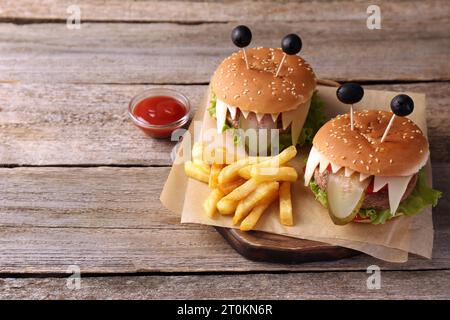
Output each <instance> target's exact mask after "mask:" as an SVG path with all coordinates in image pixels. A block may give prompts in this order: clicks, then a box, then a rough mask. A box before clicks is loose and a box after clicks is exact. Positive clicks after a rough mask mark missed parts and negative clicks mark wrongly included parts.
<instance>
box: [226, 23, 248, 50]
mask: <svg viewBox="0 0 450 320" xmlns="http://www.w3.org/2000/svg"><path fill="white" fill-rule="evenodd" d="M231 40H232V41H233V43H234V44H235V45H236V46H237V47H239V48H244V47H246V46H248V45H249V44H250V42H251V41H252V32H251V31H250V29H249V28H248V27H247V26H237V27H236V28H234V29H233V31H231Z"/></svg>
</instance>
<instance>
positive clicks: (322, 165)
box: [319, 155, 330, 173]
mask: <svg viewBox="0 0 450 320" xmlns="http://www.w3.org/2000/svg"><path fill="white" fill-rule="evenodd" d="M329 164H330V161H329V160H328V159H327V158H325V157H324V156H322V155H320V166H319V172H320V173H322V172H324V171H325V170H326V169H327V168H328V165H329Z"/></svg>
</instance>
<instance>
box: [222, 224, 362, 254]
mask: <svg viewBox="0 0 450 320" xmlns="http://www.w3.org/2000/svg"><path fill="white" fill-rule="evenodd" d="M215 228H216V230H217V231H218V232H219V233H220V234H221V235H222V236H223V237H224V238H225V239H226V240H227V241H228V243H229V244H230V245H231V246H232V247H233V248H234V249H235V250H236V251H237V252H239V253H240V254H241V255H242V256H244V257H245V258H247V259H250V260H255V261H266V262H278V263H299V262H312V261H326V260H338V259H342V258H348V257H352V256H355V255H357V254H359V252H358V251H355V250H351V249H347V248H343V247H338V246H333V245H329V244H325V243H322V242H317V241H310V240H303V239H297V238H292V237H287V236H282V235H278V234H272V233H267V232H262V231H247V232H244V231H240V230H238V229H231V228H222V227H215Z"/></svg>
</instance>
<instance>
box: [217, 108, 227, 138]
mask: <svg viewBox="0 0 450 320" xmlns="http://www.w3.org/2000/svg"><path fill="white" fill-rule="evenodd" d="M227 112H228V105H227V104H226V103H225V102H223V101H220V100H217V103H216V122H217V133H219V134H220V133H222V131H223V126H224V125H225V121H226V119H227Z"/></svg>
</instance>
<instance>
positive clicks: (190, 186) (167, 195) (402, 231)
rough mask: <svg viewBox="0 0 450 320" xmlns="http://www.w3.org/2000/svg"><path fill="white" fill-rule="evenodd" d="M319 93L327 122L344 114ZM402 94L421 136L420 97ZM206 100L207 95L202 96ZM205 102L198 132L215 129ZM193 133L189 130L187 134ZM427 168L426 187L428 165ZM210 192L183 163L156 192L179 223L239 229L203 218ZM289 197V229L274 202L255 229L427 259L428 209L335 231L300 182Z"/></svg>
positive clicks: (380, 101)
mask: <svg viewBox="0 0 450 320" xmlns="http://www.w3.org/2000/svg"><path fill="white" fill-rule="evenodd" d="M318 90H319V95H320V97H321V99H323V100H324V101H325V102H326V106H327V107H326V114H327V116H328V117H330V118H331V117H333V116H335V115H337V114H341V113H346V112H348V110H349V108H348V106H347V105H344V104H342V103H340V102H339V101H338V100H337V99H336V88H333V87H325V86H319V87H318ZM397 94H399V92H389V91H376V90H365V95H364V98H363V100H362V101H361V102H359V103H358V104H356V105H354V109H355V110H361V109H384V110H389V105H390V101H391V99H392V98H393V97H394V96H395V95H397ZM407 94H408V95H410V96H411V97H412V98H413V100H414V106H415V108H414V112H413V113H412V114H411V115H410V116H409V118H411V119H412V120H413V121H414V122H415V123H416V124H417V125H418V126H419V127H420V128H421V129H422V130H423V132H424V133H425V134H426V133H427V127H426V103H425V95H424V94H419V93H412V92H407ZM206 95H207V93H205V97H206ZM207 103H208V98H207V97H206V98H205V100H204V103H203V105H202V106H199V109H198V111H197V114H196V117H195V118H194V119H197V120H198V119H200V118H203V127H202V128H203V129H206V128H210V127H214V126H215V121H213V120H212V119H211V118H210V116H209V114H208V113H207V112H205V109H206V106H207ZM192 131H193V128H192V125H191V128H190V132H191V133H192ZM308 152H309V150H308V149H306V148H302V149H301V150H300V152H299V155H298V156H297V157H296V158H295V159H293V160H292V161H291V164H292V165H293V166H294V167H295V168H296V169H297V170H298V172H299V173H301V172H303V166H304V162H303V158H304V157H306V156H307V155H308ZM426 169H427V176H428V179H429V182H430V184H431V166H430V163H429V162H428V163H427V167H426ZM299 176H301V174H300V175H299ZM209 192H210V189H209V188H208V186H207V185H206V184H204V183H201V182H198V181H196V180H193V179H189V178H187V177H186V175H185V174H184V168H183V164H177V165H174V166H173V167H172V170H171V171H170V174H169V177H168V179H167V181H166V184H165V186H164V189H163V191H162V193H161V202H162V203H163V205H164V206H165V207H167V208H168V209H169V210H171V211H173V212H175V213H178V214H181V222H182V223H200V224H207V225H214V226H221V227H228V228H238V227H239V226H234V225H232V222H231V218H230V217H229V216H221V215H220V214H218V215H217V216H216V217H215V218H213V219H211V218H208V217H207V216H206V215H205V214H204V212H203V208H202V204H203V202H204V200H205V199H206V197H207V196H208V194H209ZM291 192H292V202H293V203H292V205H293V214H294V226H291V227H289V226H283V225H282V224H280V222H279V217H278V206H277V204H276V203H275V204H274V205H272V206H271V207H270V208H269V209H268V210H267V211H266V212H265V213H264V215H263V216H262V217H261V219H260V221H259V222H258V224H257V225H256V229H257V230H261V231H266V232H271V233H277V234H282V235H287V236H291V237H295V238H302V239H309V240H315V241H321V242H325V243H329V244H333V245H339V246H343V247H348V248H351V249H355V250H358V251H361V252H364V253H366V254H369V255H371V256H374V257H376V258H379V259H382V260H386V261H390V262H406V261H407V260H408V253H409V252H411V253H414V254H417V255H420V256H423V257H426V258H431V254H432V249H433V234H434V231H433V222H432V217H431V207H428V208H426V209H425V210H424V212H422V213H421V214H419V215H416V216H412V217H403V216H400V217H397V218H395V219H393V220H391V221H389V222H387V223H386V224H384V225H372V224H365V223H349V224H347V225H345V226H336V225H334V224H333V222H332V221H331V219H330V217H329V215H328V212H327V210H326V209H325V208H324V207H322V206H321V205H320V204H319V203H318V202H317V201H316V200H315V199H314V196H313V194H312V193H311V191H310V190H309V189H308V188H306V187H304V186H303V179H302V178H299V180H298V181H297V182H296V183H294V184H293V185H292V191H291Z"/></svg>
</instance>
